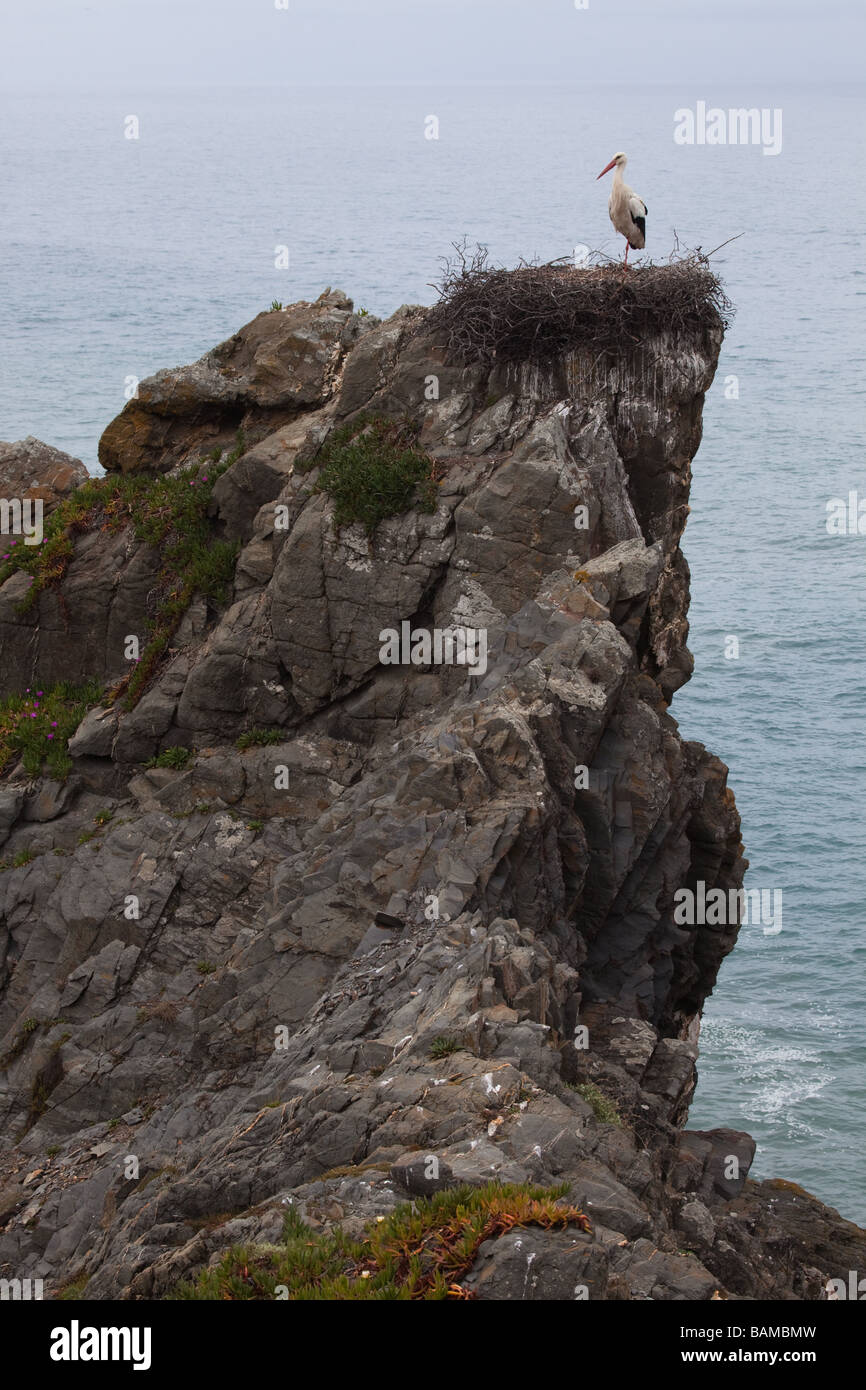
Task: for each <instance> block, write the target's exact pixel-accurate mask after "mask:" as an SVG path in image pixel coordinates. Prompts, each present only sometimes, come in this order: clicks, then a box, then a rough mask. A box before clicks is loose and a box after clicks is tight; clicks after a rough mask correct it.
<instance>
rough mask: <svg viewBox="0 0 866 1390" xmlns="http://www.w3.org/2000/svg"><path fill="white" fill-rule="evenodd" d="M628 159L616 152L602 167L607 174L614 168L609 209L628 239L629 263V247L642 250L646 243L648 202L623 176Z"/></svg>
mask: <svg viewBox="0 0 866 1390" xmlns="http://www.w3.org/2000/svg"><path fill="white" fill-rule="evenodd" d="M627 163H628V160H627V158H626V156H625V155H624V154H621V153H620V154H615V155H614V157H613V159H612V160H611V161H610V164H608V165H607V167H606V168H604V169H602V171H601V174H599V176H598V177H599V178H601V177H602V174H606V173H607V172H608V170H609V169H613V171H614V173H613V187H612V188H611V190H610V198H609V199H608V204H607V210H608V212H609V214H610V220H611V222H612V223H613V225H614V228H615V229H616V231H618V232H619V234H620V236H624V237H625V240H626V248H625V259H626V264H628V248H629V247H631V248H632V250H633V251H642V250H643V248H644V246H645V245H646V215H647V209H646V203H645V202H644V200H643V198H639V197H638V195H637V194H636V193H635V191H634V189H633V188H629V186H628V184H627V183H626V182H625V180H624V179H623V176H622V171H623V169H624V168H625V166H626V164H627Z"/></svg>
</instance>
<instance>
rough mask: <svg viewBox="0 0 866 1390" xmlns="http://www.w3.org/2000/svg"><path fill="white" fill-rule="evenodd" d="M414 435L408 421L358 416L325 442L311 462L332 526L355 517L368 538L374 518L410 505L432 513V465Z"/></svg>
mask: <svg viewBox="0 0 866 1390" xmlns="http://www.w3.org/2000/svg"><path fill="white" fill-rule="evenodd" d="M417 437H418V426H417V425H416V424H414V423H412V422H410V421H401V420H389V419H387V418H386V417H385V416H382V415H361V416H359V418H358V419H357V420H355V421H354V422H353V423H352V424H350V425H345V426H344V427H343V428H342V429H340V430H337V431H335V433H334V434H332V435H331V436H330V438H329V439H327V440H326V441H325V443H324V445H323V446H322V448H321V450H320V451H319V454H318V456H317V458H316V460H315V462H316V464H318V466H319V468H320V470H321V471H320V473H319V480H318V484H317V487H318V489H319V491H320V492H326V493H328V495H329V496H330V497H332V498H333V501H334V525H335V527H336V528H337V530H339V529H340V528H341V527H342V526H349V525H351V523H352V522H353V521H360V522H362V523H363V526H364V530H365V531H366V532H367V535H368V536H372V534H373V532H374V531H375V529H376V527H377V526H378V525H379V522H380V521H384V520H385V518H386V517H389V516H400V515H401V514H402V513H403V512H406V511H408V510H409V508H410V507H411V506H413V505H415V506H417V507H418V509H419V510H420V511H424V512H432V511H435V509H436V477H435V473H434V463H433V460H432V459H431V458H430V457H429V455H427V454H425V453H424V451H423V450H422V449H419V448H418V444H417Z"/></svg>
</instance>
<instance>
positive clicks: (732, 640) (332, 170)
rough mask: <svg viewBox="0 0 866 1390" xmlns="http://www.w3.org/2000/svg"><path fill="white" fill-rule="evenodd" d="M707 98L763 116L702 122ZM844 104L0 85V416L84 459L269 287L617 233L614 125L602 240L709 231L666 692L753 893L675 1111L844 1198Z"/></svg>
mask: <svg viewBox="0 0 866 1390" xmlns="http://www.w3.org/2000/svg"><path fill="white" fill-rule="evenodd" d="M739 108H747V109H750V108H756V109H759V111H760V113H763V132H764V134H763V135H762V132H761V128H760V125H761V123H760V122H759V123H758V127H757V128H755V129H754V130H753V129H752V128H751V127H750V128H749V129H746V128H745V127H743V128H740V127H736V128H735V129H733V128H732V123H731V121H730V120H729V119H728V115H727V113H729V112H730V111H731V110H736V109H739ZM684 112H685V113H691V116H692V120H691V140H689V138H688V137H689V125H690V122H689V119H688V118H687V116H684V114H683V113H684ZM716 112H721V113H722V115H723V116H724V117H725V120H724V122H722V123H720V122H719V118H718V115H717V114H714V113H716ZM864 118H866V111H864V96H863V92H862V89H859V90H858V89H856V88H854V87H850V88H849V87H844V86H826V85H821V84H820V83H815V84H814V85H810V86H805V85H804V86H799V87H786V86H784V85H782V86H776V85H773V84H766V83H762V84H760V86H759V87H755V86H751V87H744V86H740V85H737V84H736V83H735V82H732V83H731V85H725V84H715V85H713V86H712V89H711V90H706V89H702V88H700V87H698V86H696V87H694V88H692V87H690V86H689V84H688V83H687V82H686V83H683V84H680V85H678V86H677V87H676V88H674V87H665V86H659V85H656V86H645V87H640V86H634V85H631V86H629V87H627V88H626V87H623V88H619V87H616V86H611V85H597V86H588V85H586V84H578V83H575V84H574V85H559V86H545V87H532V86H514V85H509V86H495V85H489V86H476V87H468V86H464V87H451V88H448V87H435V88H432V87H430V88H427V87H415V86H411V85H399V86H397V85H395V86H387V87H364V86H354V87H353V86H340V87H306V88H302V87H295V88H281V87H268V88H249V87H226V86H224V85H222V86H220V87H219V88H207V87H198V88H188V89H183V90H181V89H172V88H168V87H163V88H159V89H152V90H140V91H134V92H130V91H129V90H127V91H125V92H123V93H121V94H111V93H110V92H106V91H104V90H102V91H100V92H99V93H88V92H84V91H68V92H62V91H59V90H58V91H54V92H53V93H50V94H48V93H46V92H38V93H35V92H34V93H28V92H24V91H20V92H17V93H7V94H5V95H3V96H2V97H0V438H2V439H6V440H14V439H20V438H23V437H24V436H25V435H28V434H32V435H36V436H37V437H38V438H41V439H44V440H46V441H48V442H49V443H52V444H54V445H56V446H58V447H59V448H61V449H64V450H67V451H68V452H70V453H72V454H74V455H76V456H77V457H79V458H81V459H83V460H84V462H85V463H86V464H87V466H88V467H89V468H90V469H91V470H92V471H94V472H96V471H98V465H97V442H98V439H99V435H100V433H101V432H102V430H103V429H104V427H105V426H106V424H107V423H108V421H109V420H110V419H112V417H113V416H114V415H115V414H116V413H117V412H118V411H119V410H120V409H121V408H122V406H123V404H124V400H125V394H124V393H125V391H128V390H129V389H130V381H131V379H134V378H138V379H140V378H142V377H145V376H147V375H148V374H149V373H151V372H153V371H155V370H156V369H158V368H160V367H171V366H176V365H179V364H181V363H186V362H191V361H193V360H195V359H196V358H197V357H199V356H200V355H201V354H202V353H203V352H205V351H206V350H207V349H208V348H210V347H212V346H213V345H215V344H216V343H218V342H220V341H222V340H223V339H225V338H227V337H228V336H230V335H231V334H232V333H233V332H234V331H235V330H236V329H237V328H238V327H240V326H241V325H242V324H244V323H246V322H248V321H249V320H250V319H251V318H253V317H254V316H255V315H256V314H257V313H258V312H260V311H261V310H262V309H265V308H268V307H270V305H271V303H272V301H273V300H279V301H281V302H282V303H290V302H292V301H294V300H297V299H304V298H305V299H310V298H315V297H316V296H317V295H318V294H320V293H321V292H322V290H324V289H325V288H326V287H328V286H331V287H333V288H340V289H343V290H345V291H346V292H347V293H348V294H350V295H351V296H352V298H353V299H354V301H355V305H356V307H357V308H365V309H367V310H368V311H369V312H370V313H374V314H378V315H381V316H386V315H388V314H390V313H391V312H393V311H394V310H395V309H396V308H397V307H398V306H399V305H400V304H403V303H413V304H429V303H432V302H433V301H434V300H435V298H436V293H437V291H436V288H435V286H436V284H437V281H438V279H439V277H440V275H441V272H442V263H443V258H445V257H447V256H449V255H450V254H452V248H453V244H454V243H455V242H461V241H463V240H464V239H465V241H466V242H467V243H468V245H469V246H472V247H474V246H475V245H477V244H480V245H484V246H486V247H487V248H488V249H489V254H490V258H491V260H492V261H493V262H494V263H497V264H503V265H515V264H516V263H517V262H518V260H519V259H520V258H521V257H524V258H526V259H530V260H531V259H533V258H536V257H537V258H540V259H542V260H545V261H546V260H551V259H554V258H556V257H560V256H572V255H573V254H574V248H576V247H578V248H581V247H586V248H589V249H590V250H592V251H596V250H597V251H599V252H600V253H602V254H605V255H610V256H616V255H619V254H621V252H622V241H621V239H620V238H617V237H616V236H615V234H614V233H613V231H612V228H611V226H610V223H609V221H608V218H607V195H608V180H607V179H606V180H602V181H601V182H597V181H596V175H597V174H598V173H599V172H600V170H601V169H602V168H603V167H604V165H605V164H607V162H608V161H609V159H610V158H611V157H612V155H613V154H614V153H615V152H617V151H618V150H625V151H626V152H627V154H628V155H629V166H628V169H627V171H626V179H627V181H628V182H630V183H631V184H632V185H633V186H634V187H635V188H636V189H637V190H638V192H639V193H640V195H641V196H642V197H643V199H644V201H645V202H646V204H647V206H648V217H647V247H646V251H645V252H644V253H643V255H634V256H633V257H630V259H632V258H633V259H634V261H635V262H636V263H637V264H640V263H641V261H645V260H646V259H649V258H651V259H653V260H656V261H663V260H666V259H667V258H668V257H669V256H670V255H671V254H672V253H675V252H676V251H677V250H678V249H679V250H680V251H682V250H685V249H687V248H693V247H700V248H702V250H703V251H704V252H712V253H713V255H712V264H713V266H714V267H715V268H716V269H717V271H718V272H719V274H720V275H721V276H722V277H723V279H724V282H725V285H726V288H727V292H728V294H729V296H730V298H731V300H732V302H733V304H734V307H735V311H736V312H735V316H734V318H733V322H732V325H731V327H730V329H729V331H728V334H727V337H726V340H725V344H724V348H723V351H722V357H721V361H720V364H719V369H718V374H717V376H716V379H715V382H714V384H713V386H712V387H711V389H710V391H709V393H708V395H707V398H706V402H705V408H704V438H703V443H702V445H701V448H700V450H699V452H698V454H697V457H696V459H695V462H694V483H693V489H692V498H691V516H690V518H689V522H688V526H687V529H686V533H685V538H684V543H683V548H684V550H685V553H686V555H687V558H688V561H689V564H690V566H691V571H692V603H691V638H690V646H691V648H692V651H693V652H694V655H695V674H694V676H693V678H692V680H691V682H690V683H689V684H688V685H687V686H686V687H684V689H682V690H681V691H679V692H678V693H677V694H676V696H675V698H674V703H673V708H672V713H673V714H674V716H675V717H676V719H677V720H678V721H679V725H680V729H681V732H682V734H683V736H684V737H686V738H690V739H700V740H702V741H703V742H705V743H706V744H707V746H708V747H709V748H710V749H712V750H713V751H714V752H715V753H717V754H718V755H719V756H720V757H721V758H722V759H723V761H724V762H726V763H727V764H728V766H729V768H730V778H729V785H730V786H731V787H732V788H733V790H734V792H735V794H736V798H737V803H738V805H739V808H740V812H741V815H742V821H743V838H744V841H745V846H746V853H747V855H748V858H749V861H750V868H749V871H748V874H747V878H746V886H747V887H749V888H757V889H763V890H781V892H782V904H783V910H782V924H781V925H782V930H781V931H774V930H773V931H770V932H767V931H765V928H764V924H762V923H761V922H755V923H753V924H750V925H748V926H745V927H744V928H743V929H742V931H741V933H740V938H739V941H738V944H737V947H736V949H735V950H734V952H733V953H732V954H731V955H730V956H729V957H728V959H727V961H726V962H725V963H724V965H723V967H722V970H721V973H720V976H719V981H718V984H717V988H716V990H715V993H714V994H713V996H712V998H711V999H710V1000H709V1002H708V1004H707V1007H706V1012H705V1016H704V1020H703V1027H702V1034H701V1053H700V1060H699V1070H700V1080H699V1084H698V1089H697V1092H696V1096H695V1101H694V1104H693V1107H692V1110H691V1115H690V1119H689V1125H690V1127H691V1128H704V1129H707V1128H713V1127H716V1126H723V1125H724V1126H730V1127H732V1128H734V1129H745V1130H748V1131H749V1132H750V1133H751V1134H752V1135H753V1136H754V1137H755V1139H756V1140H757V1144H758V1151H757V1155H756V1159H755V1163H754V1167H753V1170H752V1172H753V1176H757V1177H778V1178H784V1179H787V1180H788V1181H791V1182H796V1183H799V1184H801V1185H802V1186H804V1187H805V1188H807V1189H808V1190H809V1191H812V1192H815V1193H816V1194H817V1195H818V1196H820V1197H821V1199H822V1200H823V1201H825V1202H827V1203H829V1204H830V1205H832V1206H835V1207H837V1208H838V1210H839V1211H840V1212H841V1213H842V1214H843V1215H845V1216H847V1217H849V1218H850V1219H852V1220H856V1221H859V1222H861V1223H863V1224H866V1181H864V1161H863V1155H864V1150H866V824H864V822H866V793H864V772H866V467H864V454H863V434H864V423H866V421H864V413H866V412H864V383H863V372H862V349H863V310H864V295H866V262H864V248H863V229H864V227H866V180H864V179H863V178H862V177H855V176H853V175H854V172H855V170H854V160H853V158H852V152H853V150H854V142H855V141H856V134H855V133H856V132H857V131H859V130H862V129H863V128H864ZM722 126H724V130H723V129H722ZM710 130H712V134H713V138H708V135H709V132H710ZM678 131H679V136H678V135H677V132H678ZM701 134H703V136H704V139H703V140H701V139H700V136H701ZM720 134H723V135H724V137H725V138H724V142H723V143H722V142H720V141H719V140H718V139H717V138H716V137H718V136H719V135H720ZM755 135H757V137H758V138H756V139H753V138H752V137H753V136H755ZM744 136H745V137H746V138H742V137H744ZM764 136H766V138H764ZM776 146H778V148H777V147H776ZM608 178H609V176H608ZM725 243H726V244H725ZM716 248H720V249H716ZM580 254H585V253H583V252H581V253H580ZM842 504H844V508H843V505H842ZM828 507H829V510H828ZM861 507H862V510H863V513H864V520H863V523H862V532H863V533H862V534H861V532H860V530H859V529H858V524H857V518H858V511H859V509H860V508H861ZM842 510H844V511H845V519H844V521H842V520H837V522H836V523H835V524H834V529H832V530H828V519H829V518H830V516H831V514H832V515H834V516H835V515H836V514H837V513H838V514H839V516H840V517H841V511H842Z"/></svg>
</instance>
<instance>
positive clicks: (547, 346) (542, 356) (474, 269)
mask: <svg viewBox="0 0 866 1390" xmlns="http://www.w3.org/2000/svg"><path fill="white" fill-rule="evenodd" d="M456 251H457V255H456V257H455V258H450V259H448V260H446V261H445V263H444V270H443V274H442V278H441V280H440V281H439V283H438V284H437V285H436V287H435V288H437V289H438V290H439V302H438V303H437V304H435V305H434V306H433V308H432V309H431V310H430V311H429V313H428V314H427V315H426V318H425V320H424V323H423V330H424V332H425V333H429V334H430V335H432V337H433V338H434V340H435V341H436V342H437V343H439V344H441V346H442V347H443V348H444V349H445V351H446V352H447V354H448V356H449V357H451V358H452V359H453V360H455V361H458V362H480V363H482V364H483V365H486V366H492V365H494V364H495V363H515V362H527V361H530V362H538V363H547V362H551V361H553V360H554V359H556V358H559V357H561V356H563V354H565V353H568V352H573V351H575V350H576V349H579V348H585V349H589V350H591V351H595V352H611V353H613V352H622V351H623V350H624V349H629V348H632V347H635V346H637V345H639V344H641V343H643V342H645V341H646V340H647V339H649V338H653V337H656V336H658V335H659V334H661V333H669V334H676V335H688V336H689V337H690V338H693V339H694V338H698V339H699V340H701V341H706V340H707V339H708V338H709V337H711V336H714V335H716V334H718V333H721V332H723V331H724V329H725V328H726V327H727V325H728V322H729V319H730V313H731V304H730V300H729V299H728V297H727V295H726V294H725V292H724V289H723V288H722V283H721V281H720V280H719V278H718V276H717V275H716V274H715V273H714V272H713V271H712V270H711V269H710V266H709V261H708V258H707V257H706V256H705V255H703V254H702V253H701V252H700V251H692V252H689V253H687V254H685V255H680V256H678V257H677V258H676V259H672V260H671V261H669V262H667V263H666V264H662V265H643V266H641V267H639V268H634V267H631V266H629V267H628V269H624V268H623V266H622V264H621V263H612V262H607V263H603V264H596V265H587V266H583V267H580V268H575V266H574V265H573V264H571V263H570V262H567V261H565V260H559V261H550V262H548V263H547V264H545V265H531V264H528V263H527V262H521V264H520V265H519V266H518V267H517V268H516V269H515V270H505V269H503V268H497V267H494V266H490V265H489V264H488V263H487V251H486V248H484V247H479V248H478V249H477V251H476V252H475V253H474V254H473V255H471V256H469V255H467V253H466V250H465V248H464V247H463V246H457V247H456Z"/></svg>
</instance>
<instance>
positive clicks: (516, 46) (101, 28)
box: [0, 0, 866, 105]
mask: <svg viewBox="0 0 866 1390" xmlns="http://www.w3.org/2000/svg"><path fill="white" fill-rule="evenodd" d="M280 3H282V0H0V80H2V83H3V86H4V87H14V88H20V87H25V88H30V89H40V88H43V89H44V88H56V87H58V86H59V87H70V86H71V87H79V88H80V87H83V88H87V89H97V88H103V87H111V88H112V89H116V88H120V89H129V88H132V87H135V88H140V87H145V86H152V85H155V84H163V83H168V84H184V85H185V84H197V85H198V84H215V85H216V84H232V85H250V84H259V83H268V84H270V83H283V82H304V83H341V84H342V83H348V82H362V83H368V82H373V83H379V82H395V81H397V82H407V83H412V84H442V83H449V82H451V83H464V82H515V81H525V82H548V81H570V80H578V81H581V82H601V81H611V82H672V83H688V84H694V83H701V82H724V83H725V84H726V85H730V84H735V83H737V82H738V81H742V82H744V83H752V84H760V83H762V82H763V83H775V84H778V83H783V82H785V81H808V80H819V81H828V80H829V81H861V80H862V68H863V53H864V52H866V7H864V5H863V3H862V0H588V5H587V8H585V9H579V8H578V7H577V4H576V3H575V0H288V5H289V8H288V10H287V11H286V10H281V9H277V4H280ZM578 3H583V0H578ZM707 95H708V97H710V98H712V93H707ZM771 95H772V94H767V95H766V96H765V97H764V98H763V99H762V97H761V92H760V91H756V93H755V98H754V99H755V100H756V101H758V104H759V105H760V104H764V102H765V101H769V100H770V99H771Z"/></svg>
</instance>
